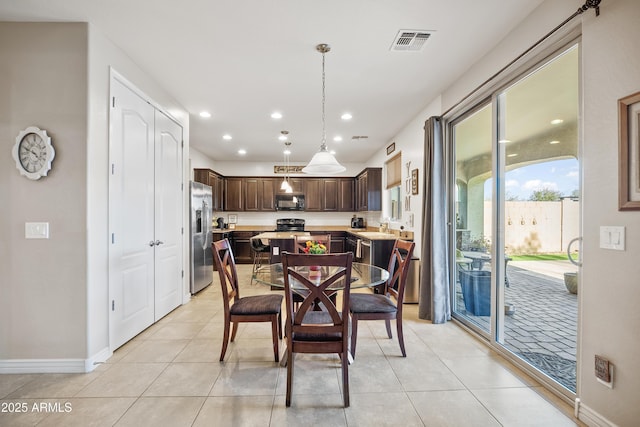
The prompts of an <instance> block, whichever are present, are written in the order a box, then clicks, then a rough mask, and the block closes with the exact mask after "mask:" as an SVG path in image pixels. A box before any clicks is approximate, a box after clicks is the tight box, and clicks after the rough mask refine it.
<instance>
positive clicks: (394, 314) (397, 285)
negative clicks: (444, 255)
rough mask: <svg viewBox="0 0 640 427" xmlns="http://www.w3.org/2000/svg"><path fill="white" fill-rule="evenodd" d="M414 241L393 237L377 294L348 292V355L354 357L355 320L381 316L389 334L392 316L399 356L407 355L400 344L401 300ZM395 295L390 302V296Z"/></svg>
mask: <svg viewBox="0 0 640 427" xmlns="http://www.w3.org/2000/svg"><path fill="white" fill-rule="evenodd" d="M414 247H415V243H413V242H407V241H404V240H396V242H395V243H394V245H393V249H392V250H391V256H390V258H389V267H388V268H387V269H388V270H389V279H388V280H387V281H386V282H385V284H384V287H383V289H384V291H383V292H382V293H380V294H361V293H354V294H353V295H351V301H350V311H351V356H353V357H354V358H355V357H356V338H357V336H358V321H359V320H384V321H385V323H386V326H387V335H388V336H389V338H392V337H393V335H392V334H391V320H392V319H396V330H397V332H398V342H399V344H400V351H401V352H402V357H407V353H406V351H405V348H404V335H403V334H402V301H403V299H404V289H405V284H406V281H407V275H408V272H409V263H410V262H411V256H412V255H413V248H414ZM391 296H393V297H394V298H395V299H396V302H395V303H394V302H393V300H392V299H391Z"/></svg>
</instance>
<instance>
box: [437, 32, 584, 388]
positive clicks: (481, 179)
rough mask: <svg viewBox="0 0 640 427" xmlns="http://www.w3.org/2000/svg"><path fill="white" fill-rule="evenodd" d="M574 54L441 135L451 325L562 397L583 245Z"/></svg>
mask: <svg viewBox="0 0 640 427" xmlns="http://www.w3.org/2000/svg"><path fill="white" fill-rule="evenodd" d="M578 53H579V49H578V46H577V45H575V46H571V47H569V48H568V49H566V50H564V51H562V52H561V53H559V54H557V55H554V56H553V57H552V58H550V59H548V60H547V61H545V62H544V63H542V64H540V65H538V66H537V67H535V68H534V69H531V70H530V71H529V72H528V73H527V74H525V75H523V76H521V77H520V78H518V79H516V80H515V81H513V82H511V83H510V84H509V85H507V86H505V87H503V88H501V89H499V90H496V91H495V92H494V93H492V94H491V97H490V98H489V99H488V100H486V101H485V102H482V103H480V104H478V105H477V106H475V107H474V108H472V109H471V110H470V111H469V112H467V113H465V114H462V115H461V116H460V117H458V118H455V119H454V120H452V121H451V122H450V125H449V135H450V138H451V141H450V142H451V145H452V152H453V159H452V163H451V164H452V170H453V182H454V183H455V191H454V192H453V193H454V194H455V224H456V228H455V235H452V239H454V240H455V242H452V245H451V247H452V248H455V253H452V254H451V256H452V259H453V258H455V265H456V268H455V277H453V278H452V280H451V287H452V305H453V313H454V317H456V318H457V319H459V320H460V321H462V322H464V323H465V324H467V325H468V326H469V327H471V328H472V329H474V330H476V331H477V332H478V333H480V334H482V335H484V336H486V337H487V338H488V339H489V340H490V341H491V342H492V343H493V345H495V346H499V347H501V348H503V349H505V350H507V351H508V352H510V353H511V354H512V355H513V356H514V357H516V358H518V359H519V360H520V361H521V362H523V364H524V365H528V366H531V368H532V369H533V370H535V371H537V372H539V373H542V374H544V375H545V376H546V377H547V378H549V379H551V380H553V381H555V382H556V383H557V384H559V385H560V386H562V387H564V388H565V389H566V390H568V391H570V392H575V390H576V379H575V378H576V377H575V369H576V336H577V330H576V325H577V313H578V300H577V294H576V292H577V289H575V286H574V287H573V288H572V286H573V284H576V286H577V283H578V276H579V274H578V267H577V266H576V265H575V264H573V263H571V262H570V260H569V259H568V256H567V253H568V252H572V251H573V250H576V249H578V247H577V246H576V245H573V246H572V245H571V242H575V241H576V239H579V237H580V180H579V177H580V173H579V171H580V163H579V151H578V147H579V144H578V139H579V138H578V135H579V132H578V129H579V126H578V119H579V84H578V83H579V56H578ZM452 222H453V221H452ZM452 252H453V251H452ZM569 255H570V256H571V257H575V256H576V254H573V253H570V254H569Z"/></svg>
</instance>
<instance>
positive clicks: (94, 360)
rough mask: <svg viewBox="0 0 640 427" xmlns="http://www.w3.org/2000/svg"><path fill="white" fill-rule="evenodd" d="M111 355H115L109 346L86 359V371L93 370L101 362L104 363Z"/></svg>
mask: <svg viewBox="0 0 640 427" xmlns="http://www.w3.org/2000/svg"><path fill="white" fill-rule="evenodd" d="M111 356H113V352H112V351H111V350H110V349H109V347H105V348H103V349H102V350H100V351H99V352H97V353H96V354H94V355H93V356H91V357H90V358H88V359H85V360H84V372H91V371H93V370H94V369H96V367H97V366H98V365H99V364H101V363H104V362H105V361H106V360H107V359H108V358H110V357H111Z"/></svg>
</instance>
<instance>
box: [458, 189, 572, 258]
mask: <svg viewBox="0 0 640 427" xmlns="http://www.w3.org/2000/svg"><path fill="white" fill-rule="evenodd" d="M491 212H492V204H491V202H490V201H485V202H484V232H483V235H484V236H490V235H491V229H492V224H491V219H492V218H491ZM504 213H505V222H506V225H505V229H504V247H505V252H506V253H507V254H529V253H531V254H532V253H551V252H556V253H557V252H563V253H564V252H565V251H566V250H567V245H568V244H569V242H570V241H571V240H572V239H574V238H576V237H579V236H580V203H579V202H578V201H574V200H571V199H563V200H562V201H557V202H525V201H513V202H505V212H504ZM470 234H471V238H473V237H476V236H477V235H476V234H474V233H473V232H471V233H470ZM576 249H578V246H577V245H576V246H573V247H572V250H576Z"/></svg>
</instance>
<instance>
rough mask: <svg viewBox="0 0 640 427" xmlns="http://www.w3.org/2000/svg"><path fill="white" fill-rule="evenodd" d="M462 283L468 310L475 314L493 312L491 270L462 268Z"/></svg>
mask: <svg viewBox="0 0 640 427" xmlns="http://www.w3.org/2000/svg"><path fill="white" fill-rule="evenodd" d="M460 285H461V286H462V298H463V299H464V306H465V308H466V310H467V311H468V312H469V313H471V314H473V315H474V316H489V315H490V314H491V272H490V271H483V270H461V271H460Z"/></svg>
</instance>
